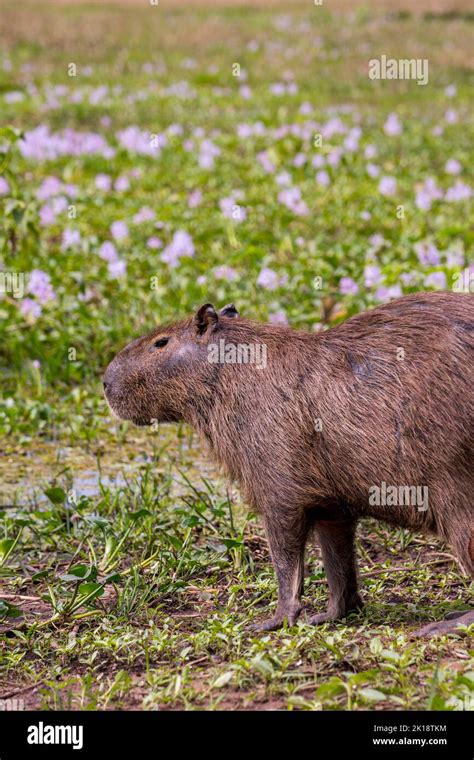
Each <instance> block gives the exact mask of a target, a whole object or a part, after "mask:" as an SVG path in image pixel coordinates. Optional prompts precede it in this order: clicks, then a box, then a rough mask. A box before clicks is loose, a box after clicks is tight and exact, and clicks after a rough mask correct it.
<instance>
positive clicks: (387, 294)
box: [375, 285, 402, 301]
mask: <svg viewBox="0 0 474 760" xmlns="http://www.w3.org/2000/svg"><path fill="white" fill-rule="evenodd" d="M401 295H402V289H401V287H400V285H391V286H390V287H389V288H386V287H385V286H382V287H381V288H378V290H376V291H375V297H376V299H377V300H378V301H391V300H392V299H393V298H400V297H401Z"/></svg>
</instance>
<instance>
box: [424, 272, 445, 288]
mask: <svg viewBox="0 0 474 760" xmlns="http://www.w3.org/2000/svg"><path fill="white" fill-rule="evenodd" d="M424 285H425V287H427V288H436V289H438V290H443V288H445V287H446V275H445V273H444V272H431V274H429V275H427V276H426V277H425V281H424Z"/></svg>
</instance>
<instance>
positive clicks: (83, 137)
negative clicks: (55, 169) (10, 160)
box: [19, 124, 115, 161]
mask: <svg viewBox="0 0 474 760" xmlns="http://www.w3.org/2000/svg"><path fill="white" fill-rule="evenodd" d="M19 150H20V152H21V154H22V155H23V156H24V157H25V158H31V159H33V160H35V161H49V160H54V159H56V158H59V157H61V156H83V155H94V154H100V155H102V156H104V157H105V158H112V157H113V156H114V155H115V151H113V149H112V148H110V146H109V145H108V144H107V142H106V141H105V140H104V138H103V137H102V136H101V135H98V134H96V133H94V132H76V131H75V130H73V129H64V130H63V131H62V132H55V133H51V132H50V130H49V127H48V126H46V125H44V124H41V125H40V126H39V127H36V129H32V130H31V131H30V132H25V135H24V139H23V140H21V141H20V143H19Z"/></svg>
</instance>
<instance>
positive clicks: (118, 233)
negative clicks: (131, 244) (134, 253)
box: [110, 220, 128, 240]
mask: <svg viewBox="0 0 474 760" xmlns="http://www.w3.org/2000/svg"><path fill="white" fill-rule="evenodd" d="M110 232H111V233H112V237H113V238H114V240H125V238H127V237H128V227H127V225H126V224H125V222H122V221H120V220H119V221H117V222H112V224H111V225H110Z"/></svg>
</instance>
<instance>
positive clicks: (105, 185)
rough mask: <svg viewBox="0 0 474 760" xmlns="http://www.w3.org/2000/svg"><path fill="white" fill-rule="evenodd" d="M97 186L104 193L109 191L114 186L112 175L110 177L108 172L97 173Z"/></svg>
mask: <svg viewBox="0 0 474 760" xmlns="http://www.w3.org/2000/svg"><path fill="white" fill-rule="evenodd" d="M95 186H96V188H97V190H102V191H103V192H104V193H107V192H108V191H109V190H110V188H111V187H112V177H109V175H108V174H97V176H96V178H95Z"/></svg>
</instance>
